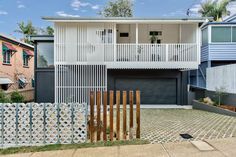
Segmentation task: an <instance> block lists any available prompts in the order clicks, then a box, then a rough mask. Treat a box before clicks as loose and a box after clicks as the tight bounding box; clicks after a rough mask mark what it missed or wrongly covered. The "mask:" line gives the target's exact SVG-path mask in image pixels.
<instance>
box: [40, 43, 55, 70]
mask: <svg viewBox="0 0 236 157" xmlns="http://www.w3.org/2000/svg"><path fill="white" fill-rule="evenodd" d="M53 67H54V44H53V42H38V44H37V68H53Z"/></svg>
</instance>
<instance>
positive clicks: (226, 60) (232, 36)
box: [189, 14, 236, 88]
mask: <svg viewBox="0 0 236 157" xmlns="http://www.w3.org/2000/svg"><path fill="white" fill-rule="evenodd" d="M201 30H202V43H201V64H200V65H199V68H198V70H192V71H191V72H190V75H189V76H190V84H191V86H193V87H200V88H206V69H207V68H210V67H215V66H220V65H227V64H233V63H236V14H235V15H233V16H231V17H229V18H227V19H225V20H224V21H223V22H208V23H206V24H204V25H202V26H201Z"/></svg>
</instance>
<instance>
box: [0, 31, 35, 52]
mask: <svg viewBox="0 0 236 157" xmlns="http://www.w3.org/2000/svg"><path fill="white" fill-rule="evenodd" d="M0 39H2V40H4V41H7V42H11V43H14V44H17V45H23V46H24V47H26V48H31V49H34V46H32V45H30V44H27V43H24V42H22V41H19V40H17V39H14V38H12V37H9V36H6V35H3V34H1V33H0Z"/></svg>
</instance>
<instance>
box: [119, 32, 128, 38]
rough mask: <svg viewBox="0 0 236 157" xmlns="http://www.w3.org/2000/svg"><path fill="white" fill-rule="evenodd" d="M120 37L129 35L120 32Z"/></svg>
mask: <svg viewBox="0 0 236 157" xmlns="http://www.w3.org/2000/svg"><path fill="white" fill-rule="evenodd" d="M120 37H129V33H120Z"/></svg>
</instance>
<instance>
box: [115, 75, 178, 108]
mask: <svg viewBox="0 0 236 157" xmlns="http://www.w3.org/2000/svg"><path fill="white" fill-rule="evenodd" d="M176 82H177V80H176V79H147V78H137V79H127V78H124V79H122V78H119V79H116V80H115V88H116V90H121V91H122V90H127V91H128V90H136V89H139V90H140V91H141V103H142V104H177V102H176V101H177V98H176V97H177V93H176V91H177V83H176Z"/></svg>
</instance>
